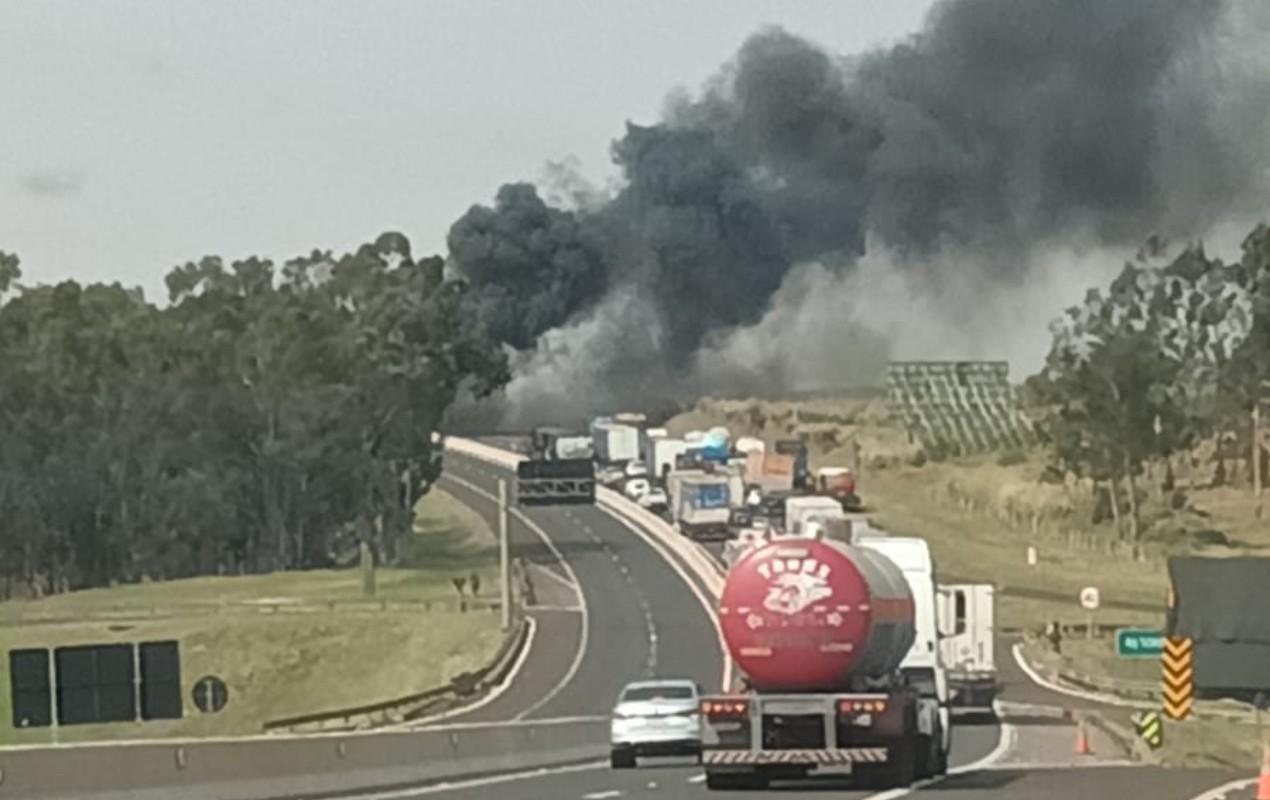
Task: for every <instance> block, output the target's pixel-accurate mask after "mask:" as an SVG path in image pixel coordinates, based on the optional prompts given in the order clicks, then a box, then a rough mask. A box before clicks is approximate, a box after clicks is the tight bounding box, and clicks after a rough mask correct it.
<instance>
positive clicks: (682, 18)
mask: <svg viewBox="0 0 1270 800" xmlns="http://www.w3.org/2000/svg"><path fill="white" fill-rule="evenodd" d="M930 5H931V0H885V2H882V1H878V0H874V1H870V0H827V1H825V0H814V1H813V0H799V2H797V3H793V2H788V0H786V1H785V2H780V1H777V0H773V1H763V0H691V2H685V1H682V0H681V1H680V2H673V3H672V2H669V0H661V1H660V2H650V0H595V1H594V2H590V3H586V2H583V0H526V1H525V2H508V1H507V0H504V2H493V0H450V1H446V0H417V1H415V2H407V1H406V0H357V2H334V1H333V0H291V1H290V2H278V1H277V0H215V2H205V1H202V2H195V1H194V0H78V1H74V0H4V3H3V9H2V10H0V19H2V20H3V21H2V22H0V75H3V76H5V78H4V80H0V249H4V250H9V251H12V252H17V253H18V254H19V255H20V256H21V257H22V262H23V271H24V273H25V276H24V277H25V280H26V282H28V283H36V282H47V281H53V280H58V279H61V278H65V277H74V278H77V279H80V280H84V281H113V280H120V281H122V282H124V283H125V284H139V285H141V286H143V287H144V288H145V289H146V293H147V295H148V296H149V297H151V298H152V299H160V298H161V297H162V276H163V275H164V274H166V272H167V271H168V270H169V269H170V268H171V267H173V266H175V265H177V264H178V263H182V262H184V261H188V260H194V259H197V258H199V257H201V256H203V255H208V254H218V255H222V256H225V257H226V258H230V259H233V258H239V257H244V256H247V255H252V254H257V255H264V256H269V257H273V258H276V259H280V260H281V259H285V258H287V257H289V256H292V255H297V254H300V253H305V252H308V251H309V250H310V249H312V248H314V247H323V248H327V247H329V248H334V249H337V250H343V249H346V248H350V247H353V246H355V245H356V244H358V243H359V242H362V241H366V240H368V239H370V238H371V237H373V236H375V235H376V234H378V233H380V232H381V231H384V230H387V229H398V230H401V231H403V232H405V233H406V234H407V235H409V236H410V237H411V240H412V241H413V242H414V244H415V247H416V249H417V251H418V252H426V251H435V252H441V251H443V248H444V242H445V234H446V231H447V230H448V228H449V226H450V223H451V222H453V221H454V219H455V218H456V217H458V216H459V215H460V214H462V213H463V211H465V210H466V209H467V208H468V206H470V205H471V204H473V203H477V202H480V203H485V202H489V201H490V200H491V199H492V197H493V194H494V191H495V190H496V189H497V187H498V186H499V184H501V183H503V182H506V181H511V180H522V179H531V180H534V179H538V178H540V177H541V176H542V175H543V167H544V165H545V163H546V162H548V161H551V160H561V159H564V158H567V157H570V156H573V157H576V159H577V164H578V166H579V167H580V168H581V171H582V173H583V174H584V175H585V176H586V177H587V178H588V179H590V180H592V181H596V182H603V181H605V180H606V179H608V178H609V177H610V176H611V175H612V168H611V166H610V165H609V162H608V145H609V142H610V141H611V140H612V139H614V138H615V137H617V136H619V135H620V134H621V132H622V126H623V124H624V122H625V121H626V120H628V119H629V120H632V121H636V122H644V123H647V122H652V121H654V120H655V119H656V118H657V117H658V112H659V110H660V108H661V105H662V101H663V99H664V98H665V96H666V95H667V93H668V92H669V91H671V90H672V89H675V88H678V87H686V88H689V89H694V90H695V89H696V88H697V87H698V86H699V85H700V83H701V82H702V81H703V80H705V79H706V78H708V77H709V76H710V75H711V74H712V73H713V72H715V71H716V70H717V68H718V67H719V66H720V65H721V64H723V63H724V62H725V61H726V60H727V59H728V58H729V57H730V56H731V55H732V53H733V52H734V51H735V50H736V48H737V47H738V46H739V45H740V44H741V42H742V41H743V40H744V38H745V37H746V36H747V35H748V34H749V33H751V32H753V31H754V30H756V29H757V28H759V27H760V26H762V25H765V24H779V25H781V26H783V27H785V28H786V29H787V30H790V31H791V32H794V33H797V34H800V35H803V36H806V37H808V38H810V39H812V40H814V41H816V42H819V43H821V44H823V45H826V46H828V47H829V48H831V49H833V50H835V51H838V52H841V53H843V54H847V53H852V52H858V51H860V50H862V49H865V48H868V47H871V46H874V45H877V44H884V43H886V42H889V41H894V40H895V39H896V38H898V37H901V36H904V35H906V34H908V33H911V32H913V31H915V30H916V29H917V28H918V26H919V25H920V22H921V18H922V15H923V14H924V13H925V11H926V9H927V8H928V7H929V6H930Z"/></svg>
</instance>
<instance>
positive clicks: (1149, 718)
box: [1133, 711, 1164, 750]
mask: <svg viewBox="0 0 1270 800" xmlns="http://www.w3.org/2000/svg"><path fill="white" fill-rule="evenodd" d="M1133 724H1134V727H1135V728H1137V730H1138V736H1139V737H1140V738H1141V739H1142V741H1144V742H1146V743H1147V746H1148V747H1150V748H1151V749H1152V750H1159V749H1160V747H1161V746H1163V745H1164V722H1163V720H1161V719H1160V715H1159V714H1158V713H1156V712H1155V711H1144V712H1142V713H1141V714H1135V715H1134V717H1133Z"/></svg>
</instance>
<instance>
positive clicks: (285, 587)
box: [0, 489, 502, 744]
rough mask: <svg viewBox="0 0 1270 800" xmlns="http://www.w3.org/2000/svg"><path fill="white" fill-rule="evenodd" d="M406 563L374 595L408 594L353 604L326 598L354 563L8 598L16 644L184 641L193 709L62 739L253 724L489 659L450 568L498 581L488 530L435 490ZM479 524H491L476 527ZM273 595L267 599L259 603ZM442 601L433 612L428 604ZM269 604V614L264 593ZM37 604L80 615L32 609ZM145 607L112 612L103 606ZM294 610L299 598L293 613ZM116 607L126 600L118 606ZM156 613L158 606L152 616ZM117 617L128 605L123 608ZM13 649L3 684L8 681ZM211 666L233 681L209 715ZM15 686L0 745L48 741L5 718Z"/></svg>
mask: <svg viewBox="0 0 1270 800" xmlns="http://www.w3.org/2000/svg"><path fill="white" fill-rule="evenodd" d="M417 511H418V520H417V524H416V534H417V536H416V538H415V539H414V540H413V541H412V542H411V543H410V547H409V558H410V559H411V560H410V561H409V562H408V563H410V564H411V568H399V569H381V570H378V572H377V576H376V577H377V587H376V589H377V591H376V598H377V599H398V600H401V601H410V604H409V605H393V604H391V603H390V604H388V606H387V608H386V609H384V610H380V609H379V608H378V606H376V605H374V604H369V605H363V606H362V607H360V608H356V607H354V606H352V605H350V606H343V605H339V604H336V605H335V606H334V608H332V607H331V606H330V605H329V604H328V602H327V601H330V600H338V599H348V600H354V599H358V598H360V596H361V579H360V575H359V572H358V570H357V569H356V568H354V569H350V570H314V571H308V572H288V573H278V574H273V575H253V576H242V577H209V578H196V579H191V580H182V581H169V582H164V583H149V584H142V585H135V586H120V587H116V588H112V589H96V590H91V591H83V592H72V593H69V594H64V595H56V596H52V597H48V598H45V599H42V600H37V601H12V602H8V603H2V604H0V631H3V636H4V639H5V644H6V646H7V647H9V648H23V647H57V646H64V645H74V644H90V643H110V642H134V641H154V640H167V639H176V640H178V641H179V642H180V644H181V673H182V682H183V684H184V686H185V690H186V691H185V695H186V701H185V702H186V708H185V715H186V716H185V718H184V719H182V720H179V721H171V722H146V723H120V724H112V725H81V726H74V727H69V728H65V729H63V730H62V731H61V732H60V739H61V741H85V740H94V739H119V738H152V737H158V736H207V735H233V734H247V733H259V732H260V729H261V724H262V723H263V722H265V721H266V720H269V719H276V718H279V717H287V716H295V715H299V714H304V713H309V712H319V711H325V710H334V709H337V708H342V707H348V706H354V705H364V704H369V703H374V702H378V701H382V700H388V699H392V698H394V697H399V696H403V695H406V694H409V693H411V692H415V691H421V690H423V689H427V688H430V687H432V686H436V685H439V684H441V683H444V682H446V681H448V680H449V679H451V678H453V677H454V676H455V675H457V674H459V673H461V672H464V671H467V670H469V669H472V668H473V667H475V666H478V665H479V664H480V663H482V662H484V661H485V660H486V659H488V658H489V657H490V656H491V655H492V654H493V652H494V651H495V650H496V649H497V647H498V645H499V643H500V642H501V640H502V636H501V633H500V631H499V615H498V614H496V613H491V612H490V611H481V612H470V613H458V611H457V610H456V609H455V608H454V606H453V603H452V602H450V601H452V600H453V599H454V598H455V597H456V592H455V589H454V586H453V584H452V583H451V578H453V577H455V576H459V575H462V576H467V575H469V574H470V573H472V572H474V571H475V572H477V573H478V574H480V575H482V583H483V584H484V586H485V587H488V588H486V589H484V590H483V594H488V593H490V592H492V591H493V590H494V589H495V587H496V586H497V582H496V581H497V563H496V556H497V553H496V551H495V550H494V549H493V548H492V547H491V545H492V543H493V540H494V539H493V536H492V534H490V532H489V530H488V528H485V527H484V523H483V522H481V523H480V525H479V526H478V525H476V524H475V523H476V522H480V519H479V517H476V520H475V522H474V521H473V519H472V517H475V515H474V514H471V512H469V511H468V510H467V509H466V508H465V507H464V506H462V505H461V504H459V503H458V502H457V501H456V500H454V498H453V497H450V496H449V495H446V494H445V493H444V492H441V491H440V490H438V489H434V490H433V492H432V493H430V494H429V495H428V497H426V498H425V499H424V500H423V501H422V502H421V504H420V506H419V508H418V509H417ZM482 528H484V529H483V530H482ZM261 601H265V603H261ZM428 601H445V602H444V603H436V604H434V605H432V606H430V607H428V610H425V606H424V605H423V602H428ZM266 604H275V605H277V606H278V608H279V609H280V610H279V611H277V612H270V611H267V610H264V609H262V608H260V607H259V606H260V605H266ZM34 607H38V608H39V611H40V615H41V616H48V617H57V618H62V619H66V618H72V619H75V618H78V619H79V620H80V621H73V622H61V623H55V622H39V621H36V622H32V621H29V620H30V617H31V616H32V612H33V610H34ZM110 609H123V610H124V611H125V612H126V611H127V610H128V609H146V611H145V613H143V614H133V615H132V616H131V618H122V619H115V620H106V619H101V618H97V619H95V620H94V619H93V618H94V617H99V615H100V614H101V613H102V611H103V610H106V611H109V610H110ZM287 609H305V611H302V612H301V611H292V612H291V613H288V611H287ZM116 613H118V612H116ZM151 613H154V614H158V615H159V616H158V617H156V618H147V617H148V616H150V614H151ZM119 616H126V613H125V614H120V615H119ZM8 667H9V665H8V660H7V659H5V660H4V661H3V663H0V684H2V685H3V686H5V687H7V686H8V682H9V676H8ZM204 675H216V676H219V677H220V678H222V679H223V680H224V681H225V682H226V684H227V685H228V687H229V703H228V705H227V706H226V707H225V709H224V710H223V711H221V712H220V713H217V714H201V713H199V711H198V710H197V709H196V708H195V707H194V706H193V704H192V702H191V701H190V699H189V689H190V687H192V686H193V685H194V683H195V682H196V681H197V680H198V679H199V678H201V677H202V676H204ZM9 704H10V696H9V693H8V691H7V689H6V690H5V691H4V692H3V694H0V719H3V720H4V721H5V725H4V727H3V728H0V744H22V743H42V742H47V741H49V736H50V732H49V730H47V729H43V730H32V731H19V730H14V729H13V728H11V727H10V723H9V720H10V719H11V710H10V705H9Z"/></svg>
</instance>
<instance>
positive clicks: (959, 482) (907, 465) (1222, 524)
mask: <svg viewBox="0 0 1270 800" xmlns="http://www.w3.org/2000/svg"><path fill="white" fill-rule="evenodd" d="M714 425H723V426H726V427H727V428H728V429H729V430H730V431H731V432H732V433H733V435H734V436H741V435H749V436H758V437H762V438H764V439H766V440H768V441H771V440H773V439H777V438H785V437H795V436H800V435H801V436H804V437H805V438H806V440H807V441H808V444H809V450H810V461H811V466H812V467H813V468H816V467H820V466H830V465H835V466H852V465H853V463H854V462H853V457H854V452H853V450H854V448H853V443H858V445H859V448H860V457H859V462H858V465H857V466H858V470H857V471H858V477H859V481H860V492H861V495H862V497H863V498H864V501H865V503H866V504H867V505H868V506H869V508H870V509H871V510H872V512H873V514H874V516H875V517H876V518H877V519H878V521H879V524H881V525H882V526H883V527H885V528H887V529H889V530H891V531H893V532H894V533H896V534H903V535H911V536H921V537H923V538H925V539H927V540H928V541H929V542H930V543H931V547H932V549H933V551H934V554H935V557H936V559H937V561H938V565H939V569H940V570H941V572H942V573H943V574H945V575H946V576H950V577H955V578H958V579H966V580H974V581H990V582H993V583H996V584H997V585H998V586H999V587H1001V589H1002V593H1001V594H1002V596H1001V602H1000V605H999V611H998V616H999V621H1000V624H1001V625H1002V626H1028V627H1038V626H1039V625H1041V624H1043V623H1044V621H1046V620H1050V619H1058V620H1060V621H1063V622H1083V621H1084V620H1085V616H1086V615H1085V612H1084V611H1083V610H1082V609H1081V608H1080V607H1079V605H1078V604H1077V600H1076V598H1077V595H1078V593H1079V591H1080V589H1081V588H1082V587H1084V586H1087V585H1096V586H1098V587H1099V588H1100V589H1101V591H1102V596H1103V598H1104V605H1105V606H1114V605H1115V604H1124V603H1128V604H1149V605H1150V606H1153V607H1154V606H1161V607H1162V605H1163V597H1164V590H1165V583H1166V581H1165V571H1164V566H1163V558H1162V556H1163V555H1165V554H1168V553H1201V554H1204V555H1215V556H1222V555H1235V554H1242V553H1250V552H1253V553H1256V552H1262V551H1264V549H1266V548H1267V546H1270V530H1267V529H1266V527H1265V526H1264V525H1261V524H1260V522H1259V520H1258V514H1257V511H1256V504H1255V502H1253V499H1252V496H1251V493H1250V492H1249V491H1247V490H1240V489H1214V490H1193V491H1191V492H1190V494H1189V498H1188V504H1187V507H1186V508H1184V509H1183V510H1181V511H1168V512H1164V511H1161V510H1160V508H1161V506H1159V505H1158V504H1157V505H1148V506H1146V507H1145V510H1144V518H1145V519H1146V520H1147V522H1148V523H1149V528H1148V530H1147V546H1146V547H1145V548H1144V549H1145V552H1144V553H1143V554H1141V556H1140V557H1138V558H1135V557H1134V556H1133V554H1132V553H1131V548H1130V547H1129V546H1128V544H1127V543H1124V542H1121V541H1119V540H1118V537H1117V534H1116V533H1115V531H1114V528H1113V526H1112V525H1111V524H1110V523H1109V522H1107V523H1102V524H1098V525H1095V524H1093V522H1092V520H1093V518H1094V511H1095V498H1094V493H1093V490H1092V487H1090V486H1088V485H1083V484H1081V483H1078V482H1075V481H1069V482H1068V483H1066V484H1055V483H1046V482H1043V481H1042V480H1041V477H1042V474H1043V472H1044V464H1043V462H1042V460H1041V458H1040V457H1039V456H1038V455H1037V454H1020V453H1015V454H1010V455H1011V456H1012V457H1011V458H1008V459H1007V458H1003V457H1002V456H1001V455H998V454H989V455H981V456H974V457H967V458H958V459H952V460H948V461H942V462H931V461H925V460H924V459H923V458H922V457H921V456H920V455H919V451H920V450H921V447H920V446H919V445H918V444H916V443H911V442H909V441H908V436H907V434H906V433H905V432H904V431H902V430H900V429H898V428H896V427H893V426H891V425H890V424H889V422H888V418H887V412H886V406H885V402H884V401H883V400H882V399H881V398H880V397H877V398H873V399H857V398H852V399H842V400H834V399H817V400H809V401H801V402H793V401H791V402H766V401H758V400H717V399H705V400H702V401H701V402H700V403H698V404H697V406H696V408H694V409H693V410H692V411H690V412H688V413H686V414H682V415H680V416H678V417H676V418H674V419H672V420H671V421H670V422H669V423H667V427H668V428H669V429H670V431H671V433H672V435H679V434H682V433H683V432H684V431H686V430H690V429H694V428H707V427H711V426H714ZM1204 463H1206V462H1205V461H1204V458H1203V457H1202V454H1199V455H1197V456H1196V458H1195V459H1193V460H1192V464H1191V465H1189V469H1188V470H1187V473H1186V476H1187V477H1188V478H1194V477H1195V476H1197V475H1199V474H1200V473H1201V472H1202V469H1201V468H1202V466H1203V464H1204ZM918 464H920V465H921V466H917V465H918ZM1196 482H1198V481H1196ZM1205 528H1208V529H1216V530H1219V531H1222V532H1223V533H1225V534H1226V535H1227V537H1228V539H1229V540H1230V542H1231V545H1232V546H1230V547H1221V546H1217V547H1211V546H1201V545H1199V544H1197V543H1196V539H1195V538H1194V532H1195V531H1198V530H1202V529H1205ZM1028 546H1035V547H1036V548H1037V549H1038V552H1039V555H1040V563H1039V564H1038V565H1037V566H1036V567H1029V566H1028V565H1027V563H1026V552H1027V548H1028ZM1046 594H1048V595H1049V596H1042V595H1046ZM1099 616H1100V617H1102V618H1104V619H1105V620H1106V621H1107V622H1109V623H1112V624H1121V623H1124V624H1159V623H1160V621H1161V617H1160V614H1159V613H1153V612H1150V611H1143V610H1133V609H1117V608H1112V607H1107V608H1105V609H1104V610H1103V611H1101V612H1099Z"/></svg>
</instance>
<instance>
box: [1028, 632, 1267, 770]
mask: <svg viewBox="0 0 1270 800" xmlns="http://www.w3.org/2000/svg"><path fill="white" fill-rule="evenodd" d="M1023 653H1024V656H1025V657H1026V658H1027V660H1028V662H1029V663H1031V664H1034V665H1036V666H1039V667H1040V668H1041V669H1043V670H1045V671H1050V672H1052V671H1054V670H1074V671H1078V672H1081V673H1083V674H1086V675H1090V676H1093V677H1095V678H1098V679H1099V680H1100V682H1102V681H1113V682H1115V681H1120V682H1132V683H1135V684H1146V683H1150V684H1156V685H1158V684H1159V681H1160V671H1161V667H1160V660H1159V659H1158V658H1123V657H1121V656H1119V655H1117V654H1116V645H1115V638H1114V637H1113V636H1105V637H1101V638H1096V639H1092V640H1090V639H1083V638H1068V639H1065V640H1064V641H1063V643H1062V652H1061V654H1057V653H1054V652H1053V651H1052V650H1051V649H1050V647H1049V646H1048V644H1047V643H1042V642H1039V641H1034V642H1028V643H1025V644H1024V646H1023ZM1139 699H1140V698H1139ZM1208 709H1227V710H1240V711H1242V710H1244V709H1246V707H1243V706H1239V705H1238V704H1234V703H1231V702H1230V701H1219V702H1213V703H1203V702H1201V703H1200V704H1198V705H1197V706H1196V708H1195V710H1196V712H1197V713H1198V714H1200V715H1203V714H1204V713H1205V712H1206V710H1208ZM1157 710H1158V709H1157ZM1129 713H1130V712H1128V711H1126V712H1125V713H1123V714H1114V713H1113V714H1112V716H1113V717H1116V718H1117V719H1118V720H1119V721H1120V722H1121V723H1122V724H1125V725H1130V724H1131V722H1130V721H1129ZM1253 722H1254V720H1253V719H1251V718H1247V717H1244V718H1243V719H1242V721H1241V720H1237V719H1223V718H1215V717H1209V718H1204V717H1203V716H1195V715H1193V716H1192V717H1191V718H1190V719H1188V720H1185V721H1181V722H1175V721H1173V720H1168V719H1163V720H1162V723H1163V730H1164V744H1163V746H1162V747H1161V748H1160V749H1159V750H1157V751H1156V752H1155V756H1156V757H1157V758H1159V759H1161V760H1162V761H1163V763H1165V764H1167V765H1169V766H1175V767H1194V768H1201V767H1233V768H1236V769H1252V768H1254V767H1255V766H1256V765H1257V764H1259V763H1260V760H1261V739H1260V736H1259V734H1258V731H1257V728H1256V726H1255V724H1252V723H1253Z"/></svg>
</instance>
